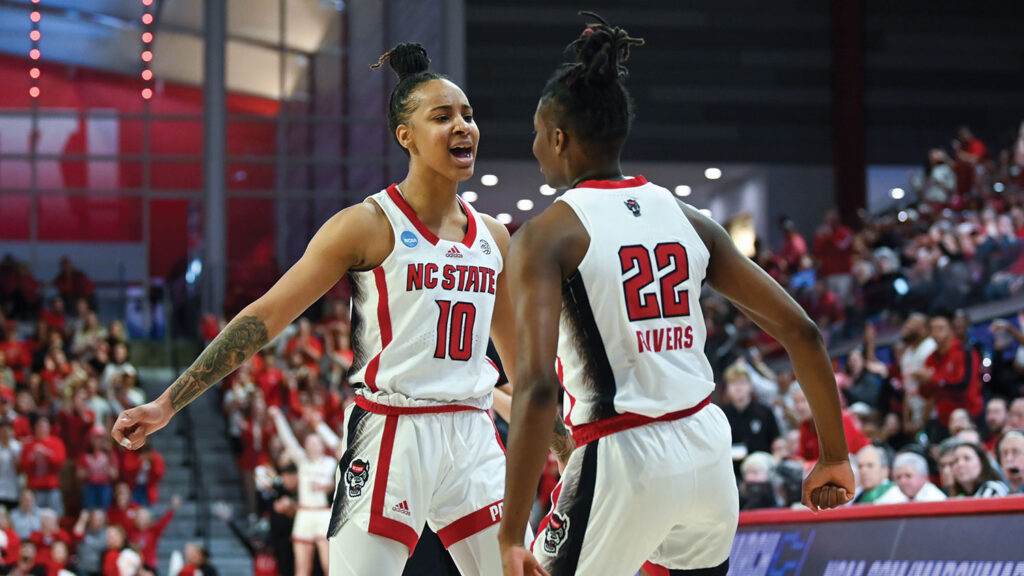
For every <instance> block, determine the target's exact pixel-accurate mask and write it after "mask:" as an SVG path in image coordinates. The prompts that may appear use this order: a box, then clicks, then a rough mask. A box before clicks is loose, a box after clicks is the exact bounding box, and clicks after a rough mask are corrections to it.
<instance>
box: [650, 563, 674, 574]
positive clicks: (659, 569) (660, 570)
mask: <svg viewBox="0 0 1024 576" xmlns="http://www.w3.org/2000/svg"><path fill="white" fill-rule="evenodd" d="M644 572H647V574H649V575H650V576H670V572H669V570H668V568H665V567H664V566H659V565H657V564H655V563H653V562H644Z"/></svg>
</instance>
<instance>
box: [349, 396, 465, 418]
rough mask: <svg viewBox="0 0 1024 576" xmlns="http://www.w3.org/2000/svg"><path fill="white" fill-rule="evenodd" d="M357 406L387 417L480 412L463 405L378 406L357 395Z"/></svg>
mask: <svg viewBox="0 0 1024 576" xmlns="http://www.w3.org/2000/svg"><path fill="white" fill-rule="evenodd" d="M356 405H357V406H359V407H360V408H362V409H363V410H366V411H367V412H373V413H374V414H384V415H385V416H404V415H407V414H443V413H445V412H465V411H467V410H478V411H481V412H482V410H480V409H479V408H475V407H473V406H465V405H463V404H439V405H437V406H389V405H387V404H378V403H376V402H374V401H373V400H370V399H368V398H366V397H363V396H359V395H358V394H357V395H356Z"/></svg>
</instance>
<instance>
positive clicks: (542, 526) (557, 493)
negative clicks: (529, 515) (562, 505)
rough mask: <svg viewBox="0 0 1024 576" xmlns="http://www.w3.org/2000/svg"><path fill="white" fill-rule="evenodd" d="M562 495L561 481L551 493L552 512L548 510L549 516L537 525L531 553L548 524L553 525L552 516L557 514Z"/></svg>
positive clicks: (531, 544) (531, 543)
mask: <svg viewBox="0 0 1024 576" xmlns="http://www.w3.org/2000/svg"><path fill="white" fill-rule="evenodd" d="M561 494H562V481H561V480H559V481H558V484H555V489H554V490H552V491H551V510H548V513H547V515H545V516H544V518H542V519H541V521H540V524H537V533H536V534H534V535H533V542H530V551H531V552H533V545H534V544H536V543H537V539H538V538H540V535H541V534H543V533H544V530H545V529H547V527H548V524H550V523H551V515H552V514H554V513H555V504H558V497H559V496H560V495H561Z"/></svg>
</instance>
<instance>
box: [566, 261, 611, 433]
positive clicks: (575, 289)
mask: <svg viewBox="0 0 1024 576" xmlns="http://www.w3.org/2000/svg"><path fill="white" fill-rule="evenodd" d="M562 302H563V304H564V307H563V309H562V314H564V315H565V316H566V319H567V320H568V322H569V325H570V326H571V327H572V334H573V338H572V345H573V348H574V349H575V350H576V354H577V356H579V358H580V361H581V362H582V364H583V382H582V385H583V386H584V387H589V388H591V389H592V394H590V395H589V396H590V397H591V398H592V401H593V403H594V409H593V412H592V413H591V415H590V418H589V420H604V419H605V418H611V417H612V416H615V415H616V414H618V413H617V412H616V411H615V393H616V384H615V373H614V372H613V371H612V364H611V362H609V361H608V352H607V350H606V349H605V347H604V340H603V339H602V338H601V331H600V329H598V327H597V320H596V319H595V318H594V309H593V308H592V307H591V306H590V298H589V297H588V296H587V288H586V285H585V284H584V282H583V276H582V275H580V272H579V271H578V270H577V271H576V272H575V273H574V274H573V275H572V276H570V277H569V279H568V280H566V281H565V284H564V286H563V287H562ZM577 397H578V398H577V399H579V398H581V397H585V396H583V395H582V394H578V395H577Z"/></svg>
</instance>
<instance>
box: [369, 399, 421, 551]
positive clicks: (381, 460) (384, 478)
mask: <svg viewBox="0 0 1024 576" xmlns="http://www.w3.org/2000/svg"><path fill="white" fill-rule="evenodd" d="M396 430H398V416H388V417H387V419H386V420H385V421H384V435H383V438H382V439H381V442H380V454H379V455H378V456H377V479H376V480H374V482H373V499H372V500H371V502H370V527H369V532H370V533H371V534H376V535H378V536H383V537H385V538H390V539H391V540H394V541H395V542H398V543H401V544H404V545H405V546H406V548H408V549H409V556H412V551H413V550H415V549H416V542H417V541H419V538H420V535H419V532H417V531H416V530H413V529H412V527H410V526H409V525H408V524H404V523H402V522H399V521H398V520H392V519H391V518H388V517H386V516H384V498H385V497H386V496H387V493H388V472H390V470H391V452H392V451H393V450H394V447H395V431H396Z"/></svg>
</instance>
